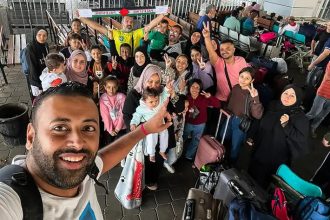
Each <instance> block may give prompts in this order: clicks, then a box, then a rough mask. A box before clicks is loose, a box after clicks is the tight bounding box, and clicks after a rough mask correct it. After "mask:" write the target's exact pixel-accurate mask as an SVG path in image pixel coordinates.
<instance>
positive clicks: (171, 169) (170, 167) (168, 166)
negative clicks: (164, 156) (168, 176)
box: [164, 162, 175, 173]
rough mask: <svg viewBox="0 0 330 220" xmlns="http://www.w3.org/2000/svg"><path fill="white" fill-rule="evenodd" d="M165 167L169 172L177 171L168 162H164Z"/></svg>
mask: <svg viewBox="0 0 330 220" xmlns="http://www.w3.org/2000/svg"><path fill="white" fill-rule="evenodd" d="M164 167H165V168H166V169H167V171H168V172H169V173H175V169H174V168H173V167H172V166H171V165H169V164H168V163H166V162H164Z"/></svg>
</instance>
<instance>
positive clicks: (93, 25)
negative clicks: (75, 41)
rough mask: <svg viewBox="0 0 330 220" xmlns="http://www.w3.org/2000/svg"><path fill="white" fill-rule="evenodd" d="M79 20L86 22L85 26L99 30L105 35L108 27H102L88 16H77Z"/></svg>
mask: <svg viewBox="0 0 330 220" xmlns="http://www.w3.org/2000/svg"><path fill="white" fill-rule="evenodd" d="M79 19H80V21H81V22H82V23H84V24H86V25H87V26H89V27H91V28H92V29H94V30H96V31H98V32H100V33H101V34H104V35H105V36H107V34H108V29H107V28H106V27H103V26H102V25H100V24H99V23H97V22H95V21H93V20H91V19H88V18H84V17H80V18H79Z"/></svg>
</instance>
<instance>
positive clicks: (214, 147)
mask: <svg viewBox="0 0 330 220" xmlns="http://www.w3.org/2000/svg"><path fill="white" fill-rule="evenodd" d="M223 114H224V115H226V116H227V120H226V126H225V131H224V133H226V132H227V128H228V123H229V119H230V114H228V113H227V112H225V111H224V110H222V109H220V116H219V119H218V124H217V129H216V131H215V136H214V137H212V136H210V135H204V136H202V137H201V139H200V141H199V144H198V148H197V153H196V157H195V161H194V164H195V166H196V167H197V168H198V169H200V168H201V167H202V166H203V165H205V164H208V163H214V162H220V161H222V160H223V159H224V156H225V147H224V146H223V142H224V139H225V136H226V135H223V137H222V140H221V143H219V142H218V141H217V140H216V137H217V134H218V131H219V125H220V122H221V118H222V115H223Z"/></svg>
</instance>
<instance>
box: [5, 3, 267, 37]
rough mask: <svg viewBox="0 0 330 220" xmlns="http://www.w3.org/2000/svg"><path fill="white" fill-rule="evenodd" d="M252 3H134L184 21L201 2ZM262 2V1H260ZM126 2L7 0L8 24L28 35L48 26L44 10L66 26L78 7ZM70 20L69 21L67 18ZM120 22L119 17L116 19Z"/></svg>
mask: <svg viewBox="0 0 330 220" xmlns="http://www.w3.org/2000/svg"><path fill="white" fill-rule="evenodd" d="M132 1H133V0H132ZM252 1H253V0H221V1H220V0H135V5H136V6H137V7H138V6H156V5H169V6H171V8H172V13H173V14H174V15H176V16H178V17H180V18H182V19H185V20H187V19H188V14H189V12H195V13H198V12H199V9H200V6H201V4H202V3H204V2H208V3H211V4H214V5H215V6H216V7H217V9H218V10H231V9H233V8H236V7H237V6H239V5H241V3H242V2H246V4H250V2H252ZM259 1H262V0H259ZM124 2H125V0H87V1H80V0H72V1H69V0H8V1H7V3H8V7H9V11H8V15H9V23H10V24H11V26H12V28H13V30H14V32H24V33H27V32H29V31H32V29H33V28H34V27H36V26H48V21H47V16H46V13H45V11H46V10H47V11H48V12H49V13H50V14H51V15H52V17H53V18H54V21H55V23H57V24H68V20H69V19H70V20H71V19H72V15H73V11H75V10H76V9H77V8H86V7H87V8H114V7H116V8H118V7H122V6H123V3H124ZM257 2H258V1H257ZM69 15H71V17H70V18H69V19H68V16H69ZM153 17H154V16H144V17H142V16H138V19H140V20H141V23H147V22H149V21H150V20H151V19H152V18H153ZM119 19H120V18H119Z"/></svg>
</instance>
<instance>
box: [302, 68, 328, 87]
mask: <svg viewBox="0 0 330 220" xmlns="http://www.w3.org/2000/svg"><path fill="white" fill-rule="evenodd" d="M324 74H325V71H324V70H323V68H322V67H315V68H314V69H312V70H311V71H309V73H308V75H307V77H306V85H307V86H309V87H314V88H318V87H319V86H320V85H321V83H322V80H323V77H324Z"/></svg>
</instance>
